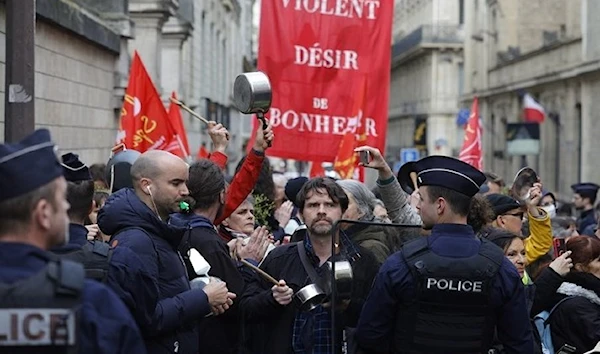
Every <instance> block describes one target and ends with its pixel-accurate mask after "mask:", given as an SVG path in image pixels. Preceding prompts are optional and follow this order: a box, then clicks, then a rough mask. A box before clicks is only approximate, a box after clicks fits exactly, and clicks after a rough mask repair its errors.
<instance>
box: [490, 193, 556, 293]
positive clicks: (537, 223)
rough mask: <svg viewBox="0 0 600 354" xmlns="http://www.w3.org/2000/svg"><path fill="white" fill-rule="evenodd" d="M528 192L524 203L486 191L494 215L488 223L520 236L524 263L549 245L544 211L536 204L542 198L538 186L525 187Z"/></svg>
mask: <svg viewBox="0 0 600 354" xmlns="http://www.w3.org/2000/svg"><path fill="white" fill-rule="evenodd" d="M529 195H530V197H529V198H528V199H527V201H526V204H525V205H523V204H520V203H519V202H518V201H517V200H516V199H514V198H512V197H509V196H507V195H502V194H490V195H488V196H486V198H487V199H488V201H489V202H490V204H491V205H492V209H493V210H494V214H495V218H494V221H493V222H492V226H494V227H497V228H501V229H504V230H507V231H510V232H512V233H514V234H516V235H518V236H524V246H525V255H526V258H527V263H530V264H531V263H533V262H534V261H535V260H537V259H538V258H540V257H541V256H543V255H545V254H546V253H548V251H549V250H550V249H551V248H552V226H551V222H550V216H549V215H548V213H547V212H546V211H545V210H544V209H542V208H540V207H539V206H538V204H539V201H540V199H541V198H542V185H541V184H540V183H536V184H535V185H534V187H533V188H531V189H530V190H529ZM525 217H526V218H527V220H528V226H529V235H523V232H522V228H523V220H524V218H525ZM526 277H527V276H526ZM525 280H526V278H525ZM524 282H526V281H524Z"/></svg>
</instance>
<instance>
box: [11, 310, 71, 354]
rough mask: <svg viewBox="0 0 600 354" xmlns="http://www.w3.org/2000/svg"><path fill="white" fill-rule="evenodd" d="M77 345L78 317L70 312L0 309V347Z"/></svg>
mask: <svg viewBox="0 0 600 354" xmlns="http://www.w3.org/2000/svg"><path fill="white" fill-rule="evenodd" d="M74 344H75V315H74V313H73V312H71V311H70V310H67V309H0V347H2V346H25V345H27V346H46V345H74Z"/></svg>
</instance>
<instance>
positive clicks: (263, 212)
mask: <svg viewBox="0 0 600 354" xmlns="http://www.w3.org/2000/svg"><path fill="white" fill-rule="evenodd" d="M273 209H275V203H273V202H272V201H270V200H269V198H267V197H266V196H265V195H264V194H256V195H254V218H255V219H256V223H257V224H258V225H260V226H266V227H267V228H269V230H270V231H272V230H271V228H270V226H269V217H270V216H271V213H272V212H273Z"/></svg>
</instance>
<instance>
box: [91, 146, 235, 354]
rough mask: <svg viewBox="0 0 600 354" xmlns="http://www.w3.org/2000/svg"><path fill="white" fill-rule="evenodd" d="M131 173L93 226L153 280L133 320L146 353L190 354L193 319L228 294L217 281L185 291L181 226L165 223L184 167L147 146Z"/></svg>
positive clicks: (176, 201)
mask: <svg viewBox="0 0 600 354" xmlns="http://www.w3.org/2000/svg"><path fill="white" fill-rule="evenodd" d="M131 176H132V180H133V181H132V182H133V183H132V184H133V189H130V188H124V189H121V190H119V191H117V192H116V193H114V194H112V195H111V196H110V197H109V198H108V200H107V201H106V204H105V205H104V207H103V208H102V209H101V210H100V212H99V213H98V225H99V226H100V229H101V230H102V232H104V233H106V234H109V235H112V237H111V245H113V246H117V247H127V248H129V249H131V250H132V251H133V252H134V253H136V254H137V255H138V256H139V257H140V258H141V259H142V262H143V263H144V265H145V267H146V271H147V272H148V273H149V274H150V276H151V277H152V279H153V282H154V289H153V293H154V296H156V298H157V302H156V305H155V307H154V311H153V312H152V313H148V314H147V315H146V319H147V321H146V322H144V323H138V324H139V326H140V328H141V330H142V333H143V334H144V338H145V342H146V347H147V349H148V352H150V353H172V352H181V353H196V352H197V351H198V332H197V323H198V320H200V319H201V318H203V317H204V316H206V315H207V314H210V313H211V309H216V308H218V307H220V306H224V305H227V304H228V303H231V298H230V297H231V294H229V293H228V291H227V287H226V284H225V283H223V282H221V283H210V284H208V285H207V286H206V287H204V288H203V289H190V284H189V281H188V277H187V274H186V269H185V265H184V264H183V262H182V260H181V258H180V255H179V253H178V252H177V247H178V246H179V245H180V244H181V240H182V237H183V234H184V232H185V229H184V228H178V227H175V226H173V225H169V224H168V223H167V221H168V220H169V215H170V214H171V213H174V212H179V211H180V202H181V201H183V200H184V198H185V197H186V196H187V195H188V189H187V186H186V181H187V179H188V165H187V164H186V163H185V162H184V161H183V160H181V159H180V158H178V157H177V156H175V155H172V154H170V153H168V152H165V151H159V150H150V151H147V152H145V153H144V154H142V155H141V156H140V157H139V158H137V160H135V162H134V163H133V166H131ZM135 276H136V274H132V275H131V277H135ZM123 281H125V279H124V280H123ZM213 311H214V310H213Z"/></svg>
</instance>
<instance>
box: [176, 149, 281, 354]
mask: <svg viewBox="0 0 600 354" xmlns="http://www.w3.org/2000/svg"><path fill="white" fill-rule="evenodd" d="M189 173H190V175H189V180H188V181H187V185H188V188H189V191H190V197H191V198H192V200H193V205H192V212H191V213H188V214H175V215H173V216H172V218H171V222H172V223H173V224H174V225H179V226H185V227H187V228H188V229H190V231H189V232H187V233H186V235H185V236H184V238H183V240H182V242H181V244H180V246H179V250H180V252H181V253H182V254H183V255H184V259H185V260H186V264H187V266H188V275H189V277H190V280H192V279H194V278H196V277H197V276H198V274H196V273H195V271H194V268H195V267H194V266H193V259H192V258H191V257H190V256H188V252H189V251H190V250H196V251H198V252H199V254H200V255H201V256H202V257H203V258H204V259H205V260H206V261H207V262H208V264H209V265H210V270H209V272H208V275H209V276H212V277H217V278H219V279H220V280H222V281H224V282H226V283H227V286H228V289H229V291H231V292H232V293H234V294H239V295H240V296H241V294H242V293H243V291H244V279H243V277H242V275H241V273H240V270H239V269H238V267H239V265H238V263H237V261H236V260H234V259H232V258H231V256H230V252H229V246H228V245H227V242H225V240H223V239H222V238H221V237H220V236H219V234H218V233H217V230H216V229H215V226H214V224H213V222H214V220H215V219H216V218H217V216H218V215H219V214H221V213H222V211H223V207H224V205H225V176H224V175H223V172H222V171H221V169H220V168H219V167H218V166H217V165H216V164H214V163H213V162H211V161H209V160H204V159H203V160H200V161H198V162H195V163H194V164H192V165H191V166H190V169H189ZM256 239H257V240H258V242H259V244H258V246H259V247H258V248H253V247H239V248H238V249H237V251H238V256H239V257H240V258H242V259H250V260H252V261H254V262H256V263H255V264H257V263H258V262H259V261H260V260H262V257H263V255H264V252H265V251H266V249H267V247H268V245H269V244H270V242H269V239H268V233H266V232H261V233H259V234H257V236H256ZM249 250H252V251H253V252H249ZM233 304H234V305H233V306H232V307H231V308H230V309H229V310H228V311H227V312H226V313H225V314H223V315H220V316H214V317H210V318H207V319H204V320H202V321H201V322H200V324H199V333H200V342H199V345H200V347H201V348H202V352H205V353H224V354H225V353H237V352H239V350H240V344H241V342H240V333H242V329H243V328H242V327H241V326H242V319H241V316H240V313H241V310H240V308H239V306H238V301H236V300H235V299H234V302H233Z"/></svg>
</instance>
